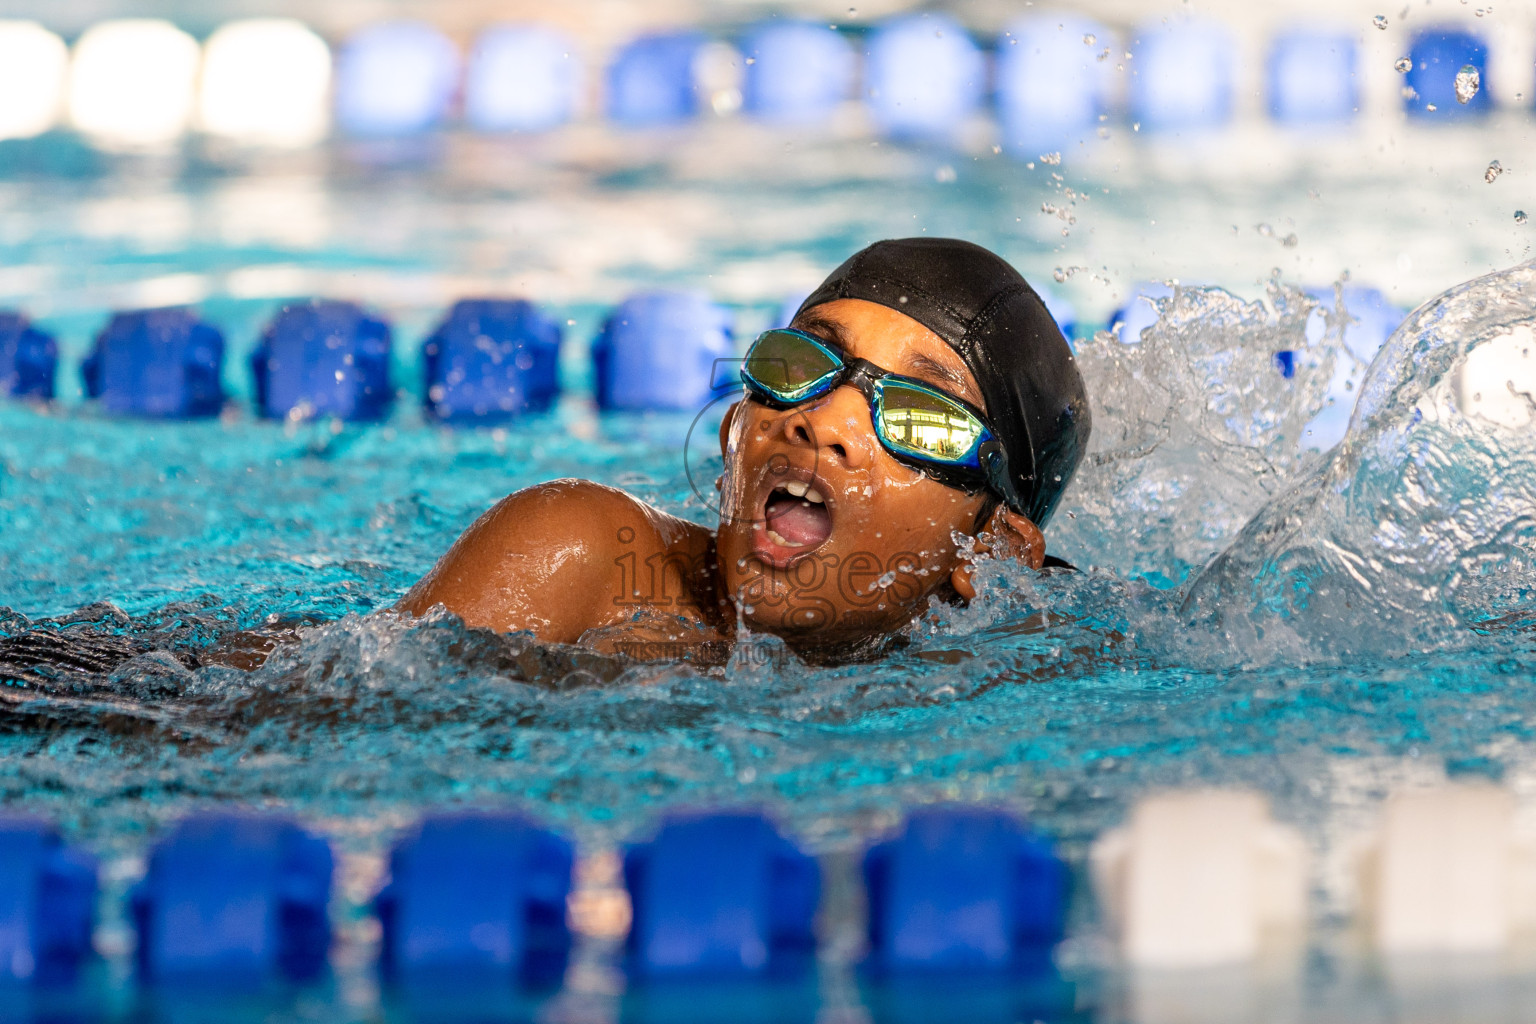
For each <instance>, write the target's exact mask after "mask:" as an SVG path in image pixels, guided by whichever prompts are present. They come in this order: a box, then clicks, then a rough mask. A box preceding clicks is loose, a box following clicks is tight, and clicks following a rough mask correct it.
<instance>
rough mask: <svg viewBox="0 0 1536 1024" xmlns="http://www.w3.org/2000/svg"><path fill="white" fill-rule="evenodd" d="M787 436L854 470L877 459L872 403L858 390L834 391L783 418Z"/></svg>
mask: <svg viewBox="0 0 1536 1024" xmlns="http://www.w3.org/2000/svg"><path fill="white" fill-rule="evenodd" d="M782 422H783V424H784V427H783V430H784V437H785V439H786V440H788V441H789V443H790V444H793V445H805V446H809V447H811V448H815V449H816V450H817V452H818V455H819V456H820V455H825V456H828V457H830V458H832V459H835V460H836V461H837V462H839V463H841V464H842V465H844V466H847V467H848V468H850V469H861V468H863V467H864V466H867V465H869V464H870V461H871V460H872V459H873V458H874V445H875V428H874V424H873V423H872V422H871V421H870V418H869V400H868V399H866V398H865V397H864V395H863V394H862V393H861V392H860V391H859V389H858V388H853V387H847V386H844V387H840V388H834V389H833V390H832V393H831V394H829V395H827V396H826V397H825V398H823V399H821V401H819V402H813V403H811V404H810V405H803V406H800V407H799V408H796V409H791V410H789V412H788V414H787V415H785V417H784V419H783V421H782Z"/></svg>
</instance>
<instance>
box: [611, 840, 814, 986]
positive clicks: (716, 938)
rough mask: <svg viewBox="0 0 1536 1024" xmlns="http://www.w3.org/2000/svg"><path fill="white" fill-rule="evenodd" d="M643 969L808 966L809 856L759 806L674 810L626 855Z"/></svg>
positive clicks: (632, 942)
mask: <svg viewBox="0 0 1536 1024" xmlns="http://www.w3.org/2000/svg"><path fill="white" fill-rule="evenodd" d="M624 882H625V885H626V886H627V887H628V889H629V896H630V902H631V904H632V906H633V908H634V917H633V922H632V924H631V925H630V931H629V946H628V952H629V970H630V972H631V973H632V974H633V975H634V976H635V977H637V978H641V979H658V980H665V979H676V978H680V977H694V976H697V977H712V978H717V979H719V978H727V979H728V978H748V977H755V976H773V977H786V976H793V975H795V974H797V973H799V972H801V971H803V970H805V969H806V968H808V967H809V966H810V963H811V960H812V957H813V954H814V951H815V946H816V936H815V933H814V930H813V927H812V925H813V922H814V920H815V916H816V908H817V906H818V904H819V902H820V898H821V874H820V869H819V867H818V865H817V863H816V861H815V860H814V859H813V858H811V857H810V856H808V855H806V854H805V853H803V852H801V851H800V850H799V849H798V848H797V847H796V846H795V845H794V844H793V843H791V842H790V841H789V840H787V839H785V838H784V837H783V836H782V835H780V834H779V832H778V831H777V830H776V829H775V828H774V826H773V825H772V823H770V822H769V821H768V819H767V818H765V817H764V816H762V815H761V814H758V813H753V812H738V813H714V814H693V815H676V816H673V817H671V818H668V819H667V820H666V821H665V822H664V823H663V825H662V827H661V830H660V832H659V833H658V834H657V835H656V837H655V838H654V839H652V840H650V841H649V842H644V843H639V844H636V845H634V846H631V847H630V848H629V849H628V850H627V851H626V852H625V855H624Z"/></svg>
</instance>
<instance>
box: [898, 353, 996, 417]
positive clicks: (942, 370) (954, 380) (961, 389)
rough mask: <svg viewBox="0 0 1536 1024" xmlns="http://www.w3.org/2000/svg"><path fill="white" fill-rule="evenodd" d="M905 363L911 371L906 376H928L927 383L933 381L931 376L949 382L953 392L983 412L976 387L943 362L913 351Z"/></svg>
mask: <svg viewBox="0 0 1536 1024" xmlns="http://www.w3.org/2000/svg"><path fill="white" fill-rule="evenodd" d="M907 365H908V366H909V367H910V368H911V369H912V371H913V372H911V373H909V374H907V376H909V377H918V376H922V377H927V378H930V380H929V381H928V383H935V382H934V381H933V380H931V378H934V377H937V378H938V379H939V381H942V382H944V383H946V384H949V385H950V386H951V388H952V389H953V391H954V392H955V394H957V395H959V396H960V397H961V398H963V399H965V400H966V401H967V402H970V403H971V404H972V405H974V406H976V407H977V408H978V409H981V410H982V411H983V412H985V411H986V408H985V406H984V405H983V403H982V401H981V396H979V395H977V394H976V389H975V387H974V386H973V385H972V384H971V382H970V381H968V380H966V379H965V378H964V377H962V376H961V375H960V374H958V373H956V372H955V371H954V370H952V369H950V368H949V367H947V366H945V365H944V364H943V363H941V362H939V361H938V360H937V359H932V358H929V357H928V356H925V355H923V354H922V353H921V352H914V353H912V354H911V355H910V356H908V357H907Z"/></svg>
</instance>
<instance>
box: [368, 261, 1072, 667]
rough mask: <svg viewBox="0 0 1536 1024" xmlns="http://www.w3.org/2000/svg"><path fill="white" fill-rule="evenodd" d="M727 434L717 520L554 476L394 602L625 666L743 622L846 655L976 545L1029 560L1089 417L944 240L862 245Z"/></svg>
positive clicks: (758, 354) (966, 569)
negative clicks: (688, 517) (620, 658)
mask: <svg viewBox="0 0 1536 1024" xmlns="http://www.w3.org/2000/svg"><path fill="white" fill-rule="evenodd" d="M742 379H743V383H744V384H745V385H746V389H747V390H746V395H745V397H743V398H742V399H741V400H740V401H738V402H736V403H735V404H734V405H732V406H731V407H730V409H729V410H728V411H727V412H726V414H725V418H724V419H723V421H722V422H721V424H720V447H721V452H722V455H723V458H724V463H725V470H724V473H723V474H722V475H721V478H720V480H719V482H718V486H719V488H720V524H719V527H718V529H716V530H713V531H712V530H709V529H708V528H706V527H703V526H699V525H697V524H695V523H690V522H687V521H685V520H682V519H679V518H677V517H675V516H671V515H667V514H666V513H663V512H661V511H659V510H657V509H655V508H652V507H650V506H649V505H646V504H645V503H643V502H641V501H639V500H638V499H636V498H633V497H631V496H630V495H628V494H625V493H624V492H623V491H619V490H616V489H614V488H611V487H605V486H603V485H600V484H596V483H592V482H590V481H585V480H556V481H552V482H550V483H544V484H539V485H537V486H534V487H529V488H527V489H525V490H522V491H518V492H517V493H516V494H512V495H509V496H508V497H506V498H504V499H502V500H501V501H500V502H498V503H497V504H496V505H495V506H494V507H493V508H491V509H490V511H488V512H486V513H485V514H484V515H482V516H481V517H480V518H479V519H478V520H477V521H476V522H475V523H474V524H473V525H472V526H470V527H469V529H467V530H466V531H465V532H464V534H463V535H462V536H461V537H460V538H459V539H458V540H457V541H456V542H455V543H454V545H453V547H452V548H450V549H449V551H448V552H447V554H445V555H444V556H443V558H442V559H441V560H440V561H439V562H438V563H437V565H436V566H435V567H434V568H433V569H432V571H431V572H429V573H428V574H427V575H426V576H425V577H423V578H422V580H421V581H420V582H419V583H417V584H416V586H414V587H413V588H412V589H411V590H410V592H409V593H407V594H406V595H405V597H404V598H403V599H402V600H401V601H400V603H399V605H398V607H399V608H400V609H401V610H403V611H405V612H408V613H410V614H412V615H417V616H420V615H424V614H426V613H427V612H428V611H430V610H431V609H433V608H436V607H438V606H441V607H443V608H445V609H447V610H448V611H449V612H452V613H453V614H455V615H457V616H459V617H460V618H461V619H463V621H464V623H465V624H466V625H468V626H471V627H481V628H486V629H492V630H497V631H501V632H509V631H514V630H527V631H531V632H532V634H533V635H534V637H535V638H537V639H538V640H541V641H546V642H559V643H574V644H581V645H585V646H589V647H593V648H596V649H599V650H605V651H611V652H619V653H626V654H630V655H635V656H640V657H676V656H679V655H685V654H687V653H688V652H689V651H690V650H693V649H695V648H697V649H700V650H703V649H706V648H718V647H720V646H721V645H725V646H729V645H730V644H731V643H733V642H734V640H735V638H736V635H737V631H738V629H739V628H740V627H741V626H746V627H749V628H750V629H752V630H756V631H761V632H766V633H772V634H775V635H777V636H779V637H782V638H783V639H784V640H785V641H786V642H787V643H788V644H789V646H790V647H791V648H793V649H795V650H796V651H797V652H799V653H802V654H805V655H810V656H816V657H819V658H829V657H830V658H837V657H848V656H854V655H857V654H858V653H859V652H861V651H865V650H868V649H869V648H870V647H871V646H878V644H879V643H880V642H881V641H882V640H883V639H885V638H887V637H890V636H891V635H893V634H896V633H898V632H899V631H901V630H902V629H903V627H905V626H907V625H908V624H909V623H911V622H912V621H913V619H914V618H916V617H917V616H919V615H921V614H922V612H923V611H924V609H926V608H927V606H928V603H929V602H930V600H935V599H936V600H946V601H952V600H969V599H970V598H972V597H974V596H975V589H974V587H973V585H972V578H971V577H972V570H973V561H974V557H975V554H977V553H985V554H987V555H988V556H990V557H993V558H1014V559H1017V560H1019V561H1020V562H1022V563H1024V564H1025V565H1027V566H1030V567H1031V568H1034V569H1041V568H1043V567H1049V566H1052V565H1058V566H1059V565H1064V564H1065V563H1062V562H1060V561H1059V560H1056V559H1053V558H1050V557H1049V556H1047V555H1046V553H1045V539H1044V537H1043V535H1042V533H1041V530H1042V528H1043V527H1044V526H1045V524H1046V522H1047V521H1048V520H1049V519H1050V516H1051V513H1052V511H1053V510H1054V509H1055V507H1056V505H1057V503H1058V502H1059V501H1060V499H1061V494H1062V491H1063V490H1064V489H1065V488H1066V486H1067V484H1068V483H1069V482H1070V481H1071V479H1072V475H1073V473H1074V472H1075V471H1076V469H1077V466H1078V462H1079V461H1080V460H1081V458H1082V454H1083V451H1084V450H1085V448H1086V446H1087V442H1088V435H1089V431H1090V429H1091V426H1092V418H1091V413H1090V410H1089V407H1088V397H1087V394H1086V392H1085V390H1084V387H1083V381H1082V377H1081V375H1080V374H1079V373H1078V370H1077V366H1076V363H1075V361H1074V359H1073V356H1072V353H1071V350H1070V349H1069V348H1068V346H1067V343H1066V340H1065V339H1064V338H1063V337H1062V335H1061V331H1060V330H1059V329H1058V327H1057V326H1056V323H1055V321H1053V320H1052V319H1051V316H1050V314H1049V313H1047V312H1046V310H1045V306H1044V304H1043V303H1042V302H1041V300H1040V298H1039V296H1038V295H1036V294H1035V292H1034V290H1033V289H1031V288H1030V286H1029V284H1028V283H1027V282H1026V281H1025V280H1024V278H1023V277H1022V276H1020V274H1019V273H1018V272H1017V271H1016V270H1014V269H1013V267H1011V266H1009V265H1008V264H1007V263H1006V262H1004V261H1003V260H1002V259H1001V258H999V257H998V256H996V255H994V254H993V253H991V252H988V251H987V250H985V249H983V248H981V247H980V246H977V245H973V244H971V243H969V242H963V241H958V240H954V239H939V238H910V239H901V240H888V241H883V242H877V243H875V244H874V245H871V246H869V247H868V248H866V249H864V250H862V251H861V252H859V253H857V254H855V255H854V256H853V257H852V258H850V259H849V260H848V261H847V262H845V263H844V264H843V265H842V266H840V267H838V268H837V269H836V270H835V271H833V272H832V274H831V276H830V277H828V278H827V279H826V280H825V281H824V282H823V283H822V284H821V286H820V287H819V288H817V289H816V291H814V292H813V293H812V294H811V295H810V297H809V298H807V299H806V300H805V302H804V303H803V304H802V305H801V307H800V310H799V312H798V313H796V315H795V318H794V321H793V324H792V325H791V327H789V328H785V329H778V330H772V331H768V332H766V333H764V334H763V335H761V336H760V337H759V338H758V339H757V340H756V341H755V342H753V344H752V347H751V348H750V349H749V350H748V352H747V355H746V357H745V360H744V363H743V368H742Z"/></svg>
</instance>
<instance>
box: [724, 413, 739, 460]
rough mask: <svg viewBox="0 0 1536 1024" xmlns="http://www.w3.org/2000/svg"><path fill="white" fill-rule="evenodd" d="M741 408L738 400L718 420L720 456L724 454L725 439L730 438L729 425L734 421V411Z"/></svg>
mask: <svg viewBox="0 0 1536 1024" xmlns="http://www.w3.org/2000/svg"><path fill="white" fill-rule="evenodd" d="M740 408H741V401H740V400H739V399H738V400H737V401H734V402H732V403H731V407H730V408H729V409H727V410H725V415H724V416H723V417H721V419H720V454H721V455H724V454H725V439H726V438H728V437H730V436H731V423H732V422H733V421H734V420H735V419H736V410H737V409H740Z"/></svg>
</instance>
